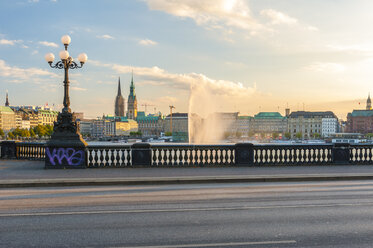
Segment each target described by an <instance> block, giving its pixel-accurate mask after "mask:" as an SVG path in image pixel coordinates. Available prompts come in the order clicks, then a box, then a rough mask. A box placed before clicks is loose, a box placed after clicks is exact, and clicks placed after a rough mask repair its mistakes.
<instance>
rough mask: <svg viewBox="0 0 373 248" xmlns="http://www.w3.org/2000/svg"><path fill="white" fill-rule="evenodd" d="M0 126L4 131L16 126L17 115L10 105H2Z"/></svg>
mask: <svg viewBox="0 0 373 248" xmlns="http://www.w3.org/2000/svg"><path fill="white" fill-rule="evenodd" d="M0 128H1V129H2V130H3V131H4V132H9V131H11V130H13V129H15V128H16V116H15V113H14V111H13V110H12V109H11V108H9V107H5V106H0Z"/></svg>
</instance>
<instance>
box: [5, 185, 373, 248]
mask: <svg viewBox="0 0 373 248" xmlns="http://www.w3.org/2000/svg"><path fill="white" fill-rule="evenodd" d="M372 246H373V182H371V181H346V182H343V181H339V182H314V183H313V182H303V183H302V182H299V183H251V184H202V185H160V186H112V187H62V188H15V189H1V190H0V247H141V248H145V247H147V248H156V247H166V248H167V247H176V248H178V247H179V248H188V247H372Z"/></svg>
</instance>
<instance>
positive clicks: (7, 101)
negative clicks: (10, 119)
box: [5, 91, 9, 107]
mask: <svg viewBox="0 0 373 248" xmlns="http://www.w3.org/2000/svg"><path fill="white" fill-rule="evenodd" d="M5 106H7V107H9V99H8V91H6V101H5Z"/></svg>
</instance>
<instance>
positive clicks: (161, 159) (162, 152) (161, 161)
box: [159, 148, 165, 165]
mask: <svg viewBox="0 0 373 248" xmlns="http://www.w3.org/2000/svg"><path fill="white" fill-rule="evenodd" d="M164 151H165V148H160V149H159V164H160V165H164V164H165V160H164V159H163V154H164Z"/></svg>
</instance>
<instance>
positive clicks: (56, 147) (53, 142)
mask: <svg viewBox="0 0 373 248" xmlns="http://www.w3.org/2000/svg"><path fill="white" fill-rule="evenodd" d="M61 41H62V44H64V46H65V50H62V51H61V52H60V53H59V56H60V59H61V60H60V61H58V62H57V63H56V64H54V65H53V61H54V55H53V53H48V54H46V55H45V60H46V61H47V62H48V63H49V65H50V67H52V68H56V69H64V71H65V77H64V81H63V85H64V98H63V109H62V112H60V113H59V114H58V117H57V122H54V127H53V134H52V137H51V139H50V140H49V142H48V143H47V148H46V155H47V156H46V167H48V168H49V167H52V166H54V164H55V163H58V162H59V163H60V164H59V166H60V167H63V168H65V167H68V166H74V165H75V164H76V165H78V164H77V162H79V161H80V155H79V154H80V151H84V149H85V147H86V146H87V143H86V142H85V141H84V139H83V138H82V135H81V134H80V132H79V125H78V124H77V122H76V118H75V115H74V114H73V113H71V109H70V96H69V84H70V81H69V70H70V69H78V68H82V67H83V65H84V63H85V62H86V61H87V58H88V57H87V55H86V54H85V53H81V54H79V56H78V60H79V62H80V65H79V64H77V63H76V62H75V61H74V60H73V58H72V57H71V56H70V55H69V52H68V51H67V47H68V46H69V44H70V42H71V38H70V36H68V35H64V36H62V38H61ZM82 154H83V153H82ZM84 154H85V153H84ZM47 157H49V158H50V160H48V158H47ZM64 158H65V159H64ZM61 161H62V162H61Z"/></svg>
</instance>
